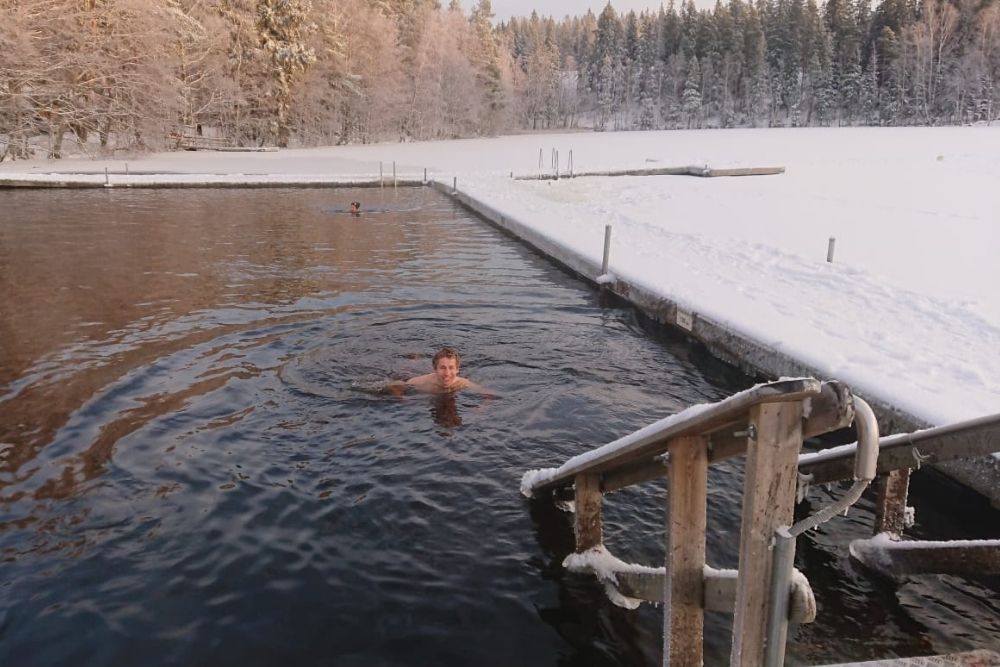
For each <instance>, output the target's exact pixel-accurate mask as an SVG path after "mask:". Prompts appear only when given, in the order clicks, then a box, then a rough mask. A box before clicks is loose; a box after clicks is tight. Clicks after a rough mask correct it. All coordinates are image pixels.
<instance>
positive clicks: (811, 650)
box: [0, 189, 1000, 667]
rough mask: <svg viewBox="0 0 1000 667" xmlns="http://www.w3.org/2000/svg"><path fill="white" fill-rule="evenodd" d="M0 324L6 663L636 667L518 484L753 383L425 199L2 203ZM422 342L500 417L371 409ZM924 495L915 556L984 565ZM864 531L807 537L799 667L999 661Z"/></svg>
mask: <svg viewBox="0 0 1000 667" xmlns="http://www.w3.org/2000/svg"><path fill="white" fill-rule="evenodd" d="M352 200H360V201H361V202H362V206H363V211H364V212H363V214H362V215H361V216H357V217H355V216H352V215H350V214H348V213H346V212H345V209H346V208H347V206H348V202H350V201H352ZM0 294H2V299H0V665H11V666H14V665H16V666H18V667H26V666H32V665H45V666H49V665H70V664H72V665H76V666H77V667H82V666H97V665H135V664H142V665H145V666H147V667H149V666H153V665H214V666H220V667H221V666H225V665H233V666H239V667H249V666H252V665H276V664H286V665H345V666H346V665H364V666H366V667H376V666H379V665H456V666H458V665H462V666H465V665H479V666H484V665H497V666H501V665H503V666H508V665H654V664H658V662H659V660H660V655H661V623H662V617H661V611H660V610H659V609H657V608H654V607H652V606H651V605H644V606H643V607H641V608H640V609H639V610H636V611H628V610H624V609H620V608H617V607H615V606H613V605H612V604H610V603H609V602H608V601H607V599H606V598H605V596H604V593H603V591H602V589H601V587H600V586H599V585H597V583H596V582H595V581H594V580H593V579H592V578H591V577H589V576H585V575H578V574H569V573H567V572H565V571H564V570H563V568H562V567H561V562H562V559H563V558H564V557H565V556H566V555H567V554H568V553H569V552H570V551H571V550H572V529H571V517H570V516H569V515H567V514H564V513H562V512H560V511H559V510H557V509H555V508H554V507H553V506H552V505H551V504H550V503H549V502H547V501H528V500H526V499H524V498H523V497H522V496H521V495H520V494H519V489H518V486H519V481H520V477H521V474H522V473H523V472H524V471H525V470H527V469H529V468H536V467H545V466H553V465H558V464H559V463H561V462H562V461H563V460H565V459H566V458H568V457H570V456H573V455H575V454H578V453H581V452H583V451H585V450H587V449H590V448H592V447H594V446H596V445H600V444H603V443H604V442H607V441H609V440H613V439H615V438H617V437H620V436H622V435H624V434H626V433H628V432H630V431H632V430H634V429H636V428H638V427H641V426H643V425H645V424H647V423H649V422H651V421H654V420H656V419H659V418H661V417H664V416H666V415H668V414H672V413H674V412H676V411H678V410H680V409H682V408H684V407H687V406H689V405H691V404H695V403H703V402H710V401H716V400H719V399H721V398H723V397H725V396H728V395H730V394H731V393H734V392H736V391H739V390H741V389H744V388H746V387H747V386H749V385H750V384H752V381H751V380H750V379H749V378H746V377H744V376H741V375H739V374H737V373H735V372H734V371H733V370H732V369H730V368H729V367H727V366H724V365H722V364H720V363H718V362H716V361H714V360H712V359H711V358H709V357H707V356H706V355H705V354H704V353H703V352H701V351H700V350H699V349H698V348H697V347H695V346H692V345H690V344H688V343H686V342H684V341H683V340H675V339H672V338H670V337H669V336H663V335H659V334H656V333H651V332H649V331H647V330H646V329H645V328H644V327H643V326H642V325H641V324H640V323H639V322H637V320H636V317H635V315H634V313H633V312H632V311H631V310H630V309H628V308H621V307H614V306H608V305H604V304H602V303H601V302H600V300H599V298H598V295H597V294H596V293H595V292H594V290H593V289H591V288H590V287H589V286H588V285H586V284H584V283H582V282H579V281H577V280H576V279H574V278H573V277H571V276H569V275H567V274H565V273H563V272H561V271H560V270H558V269H557V268H554V267H553V265H551V264H550V263H549V262H547V261H546V260H545V259H544V258H541V257H539V256H537V255H535V254H533V253H532V252H531V251H529V250H527V249H526V248H524V247H523V246H521V245H520V244H518V243H516V242H514V241H512V240H511V239H509V238H507V237H505V236H503V235H502V234H500V233H498V232H497V231H495V230H494V229H492V228H490V227H489V226H487V225H486V224H484V223H482V222H481V221H479V220H477V219H475V218H473V217H471V216H470V215H469V214H468V213H467V212H465V211H464V210H462V209H460V208H457V207H455V206H454V205H453V204H452V202H451V201H450V200H449V199H447V198H446V197H444V196H442V195H439V194H437V193H435V192H433V191H431V190H429V189H412V190H399V191H391V190H387V191H385V192H380V191H378V190H319V189H307V190H296V189H264V190H224V189H219V190H130V191H126V190H111V191H105V190H87V191H0ZM441 345H452V346H455V347H457V348H458V349H459V350H460V351H461V352H462V354H463V365H462V371H463V374H464V375H467V376H469V377H471V378H472V379H474V380H475V381H477V382H479V383H480V384H483V385H485V386H487V387H489V388H490V389H492V390H493V391H494V392H495V393H496V398H493V399H489V398H484V397H482V396H479V395H476V394H471V393H460V394H458V395H456V396H451V397H428V396H422V395H409V396H405V397H402V398H396V397H391V396H383V395H373V394H370V393H366V392H364V391H360V390H359V388H363V387H366V386H370V385H371V383H376V382H379V381H382V380H384V379H386V378H405V377H408V376H410V375H414V374H418V373H424V372H428V371H429V370H430V357H431V355H432V354H433V352H434V350H435V349H437V348H438V347H439V346H441ZM918 478H919V475H918ZM741 484H742V473H741V471H740V461H739V460H735V461H730V462H727V463H726V464H724V465H719V466H716V467H714V468H713V469H712V472H711V477H710V485H711V491H710V498H709V513H710V516H709V534H708V550H709V560H710V563H711V564H712V565H714V566H716V567H735V566H736V558H737V556H736V545H737V538H738V527H737V524H738V517H739V504H740V487H741ZM916 484H917V491H916V492H915V494H914V504H917V506H918V513H917V516H918V521H919V523H918V525H917V526H916V528H915V531H916V532H915V533H914V534H916V535H925V536H931V537H938V538H941V537H980V538H983V537H991V536H994V537H995V536H997V535H996V533H997V532H998V531H1000V526H996V525H995V524H996V523H997V522H996V521H995V518H996V514H995V513H990V511H988V510H985V509H983V508H977V509H975V511H973V512H972V513H971V514H970V512H969V511H968V507H969V506H968V505H965V506H964V508H965V509H964V510H963V511H962V512H961V517H964V519H968V518H969V517H970V516H971V517H974V518H975V520H971V519H970V520H969V521H968V525H965V524H963V522H962V521H963V520H964V519H963V518H959V519H956V518H955V516H956V514H955V511H954V508H943V509H942V508H940V507H939V504H938V503H937V501H936V500H935V499H934V494H935V493H939V492H940V489H939V487H935V489H936V490H932V491H923V492H922V491H920V485H919V480H918V481H917V482H916ZM956 493H957V492H956ZM662 494H663V489H662V487H661V486H660V485H657V484H651V485H647V486H646V487H642V488H640V489H635V490H630V491H626V492H622V493H620V494H616V495H614V496H612V497H610V498H609V499H608V501H607V504H606V510H605V539H606V543H607V544H608V546H609V548H610V549H611V550H612V551H613V552H614V553H615V554H616V555H617V556H619V557H620V558H622V559H624V560H627V561H633V562H643V563H648V564H656V563H658V562H662V522H663V501H662ZM822 496H823V494H822V493H821V492H820V493H817V494H814V496H813V500H814V501H819V500H821V499H822ZM968 502H974V501H973V500H969V501H968ZM976 517H978V518H976ZM984 517H986V519H987V520H986V521H985V525H984V520H983V518H984ZM991 520H992V521H993V524H994V525H992V526H991V525H990V521H991ZM870 521H871V512H870V506H869V505H867V504H866V505H865V506H863V507H861V508H860V509H855V510H852V512H851V513H850V514H849V516H848V517H846V518H839V519H838V520H836V521H835V522H833V523H831V524H829V525H828V526H826V527H823V528H822V529H820V530H819V531H817V532H815V533H813V534H811V535H810V536H808V537H807V538H806V539H803V540H800V545H799V554H798V561H799V562H798V567H799V568H800V569H802V570H804V571H805V573H806V575H807V576H808V577H809V578H810V580H811V581H812V584H813V587H814V589H815V590H816V595H817V598H818V601H819V619H818V621H817V622H816V623H814V624H812V625H808V626H801V627H798V628H793V630H792V633H791V642H790V646H789V663H790V664H819V663H822V662H836V661H838V660H842V659H848V658H854V659H857V658H871V657H885V656H889V655H919V654H927V653H931V652H943V651H951V650H963V649H968V648H977V647H978V648H993V649H994V650H998V649H1000V646H998V643H1000V639H997V638H998V637H1000V601H998V600H997V597H996V593H995V591H996V590H997V588H996V587H995V584H996V582H995V581H994V582H991V581H986V580H984V581H969V580H964V579H957V578H942V577H934V578H930V579H920V580H916V581H912V582H909V583H904V584H902V585H897V584H889V583H886V582H882V581H879V580H878V579H876V578H874V577H873V576H871V575H869V574H868V573H866V572H864V571H863V570H861V569H859V568H858V567H856V566H855V565H853V564H852V563H851V562H850V561H849V559H848V557H847V550H846V545H847V542H848V541H849V540H850V539H851V538H853V537H864V536H867V535H868V534H869V531H870V528H869V526H870V525H871V524H870ZM990 530H992V532H993V533H994V534H993V535H990V534H988V532H989V531H990ZM728 629H729V619H728V618H727V617H725V616H723V615H715V614H712V615H710V616H709V619H708V624H707V629H706V634H707V638H706V644H707V649H706V651H707V663H708V664H711V665H717V664H725V663H726V662H727V660H728V645H729V644H728V641H729V640H728ZM991 637H992V639H991ZM991 642H992V643H991Z"/></svg>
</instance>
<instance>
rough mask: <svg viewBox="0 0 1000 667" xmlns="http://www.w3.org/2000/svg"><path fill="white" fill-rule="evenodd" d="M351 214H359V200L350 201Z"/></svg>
mask: <svg viewBox="0 0 1000 667" xmlns="http://www.w3.org/2000/svg"><path fill="white" fill-rule="evenodd" d="M351 215H361V202H359V201H352V202H351Z"/></svg>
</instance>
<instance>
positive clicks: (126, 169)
mask: <svg viewBox="0 0 1000 667" xmlns="http://www.w3.org/2000/svg"><path fill="white" fill-rule="evenodd" d="M125 175H126V176H128V162H126V163H125Z"/></svg>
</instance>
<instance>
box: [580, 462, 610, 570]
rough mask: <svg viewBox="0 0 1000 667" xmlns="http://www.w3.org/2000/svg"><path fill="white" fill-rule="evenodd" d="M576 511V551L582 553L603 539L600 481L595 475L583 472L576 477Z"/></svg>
mask: <svg viewBox="0 0 1000 667" xmlns="http://www.w3.org/2000/svg"><path fill="white" fill-rule="evenodd" d="M575 497H576V512H575V525H574V532H575V534H576V552H577V553H583V552H584V551H586V550H587V549H590V548H592V547H596V546H598V545H599V544H601V543H602V542H603V541H604V534H603V533H604V530H603V526H602V523H601V502H602V500H603V496H602V494H601V481H600V479H599V478H598V476H597V475H590V474H583V475H577V477H576V488H575Z"/></svg>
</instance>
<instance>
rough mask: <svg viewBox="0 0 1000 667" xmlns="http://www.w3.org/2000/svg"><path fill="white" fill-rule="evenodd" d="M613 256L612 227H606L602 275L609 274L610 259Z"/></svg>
mask: <svg viewBox="0 0 1000 667" xmlns="http://www.w3.org/2000/svg"><path fill="white" fill-rule="evenodd" d="M610 254H611V225H604V261H602V262H601V275H602V276H604V275H607V273H608V257H609V255H610Z"/></svg>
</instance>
